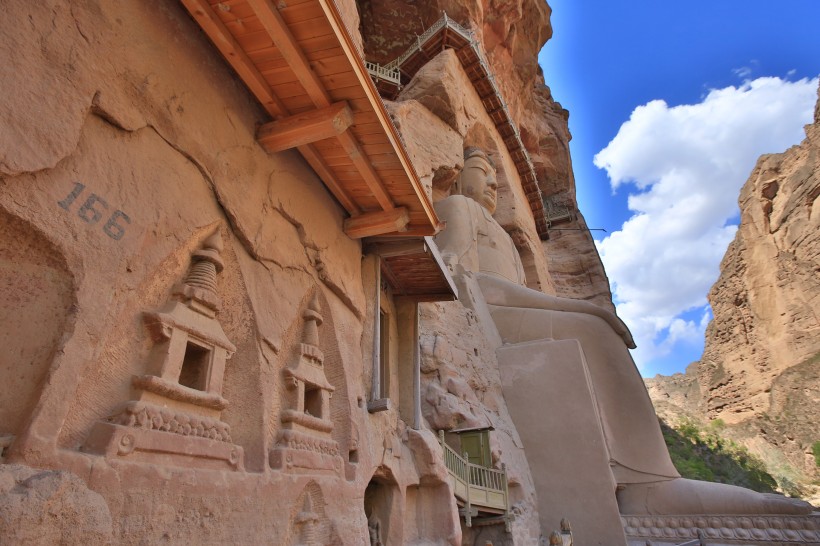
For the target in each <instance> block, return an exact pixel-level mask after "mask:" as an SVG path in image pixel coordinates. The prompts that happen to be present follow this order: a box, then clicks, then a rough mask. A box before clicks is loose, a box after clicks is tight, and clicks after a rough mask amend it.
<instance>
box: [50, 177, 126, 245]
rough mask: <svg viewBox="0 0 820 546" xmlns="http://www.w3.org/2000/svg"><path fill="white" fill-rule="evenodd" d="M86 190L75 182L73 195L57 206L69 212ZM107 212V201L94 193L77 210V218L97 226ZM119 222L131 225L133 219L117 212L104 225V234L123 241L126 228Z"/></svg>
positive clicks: (59, 202) (119, 211)
mask: <svg viewBox="0 0 820 546" xmlns="http://www.w3.org/2000/svg"><path fill="white" fill-rule="evenodd" d="M84 189H85V185H84V184H80V183H79V182H75V183H74V189H73V190H72V191H71V193H69V194H68V195H67V196H66V197H65V199H63V200H62V201H57V204H58V205H60V207H62V208H63V209H65V210H69V208H70V207H71V204H72V203H74V201H75V200H76V199H77V198H78V197H79V196H80V194H81V193H83V190H84ZM106 210H108V203H106V202H105V200H103V199H102V198H101V197H100V196H99V195H97V194H96V193H92V194H90V195H89V196H88V199H86V200H85V203H83V204H82V206H81V207H80V208H79V209H77V216H79V217H80V218H81V219H82V220H83V221H84V222H86V223H89V224H96V223H97V222H99V221H100V219H101V218H102V217H103V213H104V211H106ZM118 222H124V223H125V224H130V223H131V218H129V217H128V215H127V214H125V213H124V212H123V211H121V210H115V211H114V213H113V214H111V216H110V217H109V218H108V221H107V222H106V223H105V224H103V228H102V230H103V232H105V234H106V235H108V236H109V237H111V238H112V239H114V240H115V241H119V240H120V239H122V236H123V235H125V226H124V225H122V224H120V223H118Z"/></svg>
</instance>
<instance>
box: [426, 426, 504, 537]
mask: <svg viewBox="0 0 820 546" xmlns="http://www.w3.org/2000/svg"><path fill="white" fill-rule="evenodd" d="M439 441H440V443H441V447H442V448H443V449H444V465H445V466H446V467H447V470H448V472H449V474H450V478H451V480H452V482H451V483H452V486H453V492H454V493H455V496H456V498H458V499H460V500H461V501H462V502H463V503H464V519H465V522H466V523H467V527H472V517H473V514H472V512H473V508H476V509H478V510H484V511H489V512H491V513H495V514H502V515H503V521H504V523H505V524H506V525H507V530H508V531H509V525H510V518H509V514H508V511H509V491H508V488H507V469H506V467H505V465H503V464H502V465H501V470H496V469H494V468H487V467H484V466H481V465H477V464H473V463H471V462H469V461H468V460H467V459H466V458H465V457H463V456H461V455H459V454H458V453H456V451H455V450H454V449H453V448H451V447H450V446H449V445H447V442H445V441H444V431H443V430H442V431H440V432H439Z"/></svg>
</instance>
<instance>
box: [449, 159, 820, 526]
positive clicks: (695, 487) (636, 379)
mask: <svg viewBox="0 0 820 546" xmlns="http://www.w3.org/2000/svg"><path fill="white" fill-rule="evenodd" d="M464 160H465V161H464V169H463V171H462V173H461V175H460V177H459V179H458V181H457V183H456V184H457V185H456V191H457V192H458V193H459V194H457V195H452V196H450V197H448V198H446V199H443V200H441V201H439V202H438V203H437V204H436V211H437V213H438V214H439V216H440V217H441V218H442V219H443V220H445V221H446V223H447V226H446V228H445V230H444V231H442V232H441V233H440V234H439V235H438V236H437V237H436V243H437V244H438V246H439V249H440V250H441V253H442V257H443V258H444V260H445V262H447V263H448V265H449V266H450V267H451V268H452V270H453V272H454V275H455V277H456V278H458V277H459V276H461V277H464V276H467V277H469V278H470V279H471V280H472V282H473V286H477V287H478V290H479V291H480V293H481V295H482V296H483V298H480V299H483V300H484V301H483V302H481V305H482V306H483V305H484V303H486V309H485V311H488V312H489V316H490V317H491V318H492V322H493V323H494V325H495V328H496V329H497V330H498V334H499V335H500V337H501V340H502V342H503V344H504V345H505V346H510V345H516V344H528V343H529V344H532V343H533V342H534V341H536V340H577V342H578V344H579V346H580V349H581V351H582V353H583V354H582V356H581V357H580V359H579V362H580V363H581V364H579V365H580V366H585V367H586V370H583V372H584V375H585V377H586V381H587V383H588V384H589V386H590V388H589V390H590V393H591V395H590V399H591V400H594V403H593V404H592V405H594V406H595V407H594V408H593V409H592V410H591V411H592V413H591V414H592V415H595V416H596V419H597V420H598V421H599V422H600V430H601V431H602V437H603V439H604V440H603V442H602V444H603V445H604V446H605V450H606V453H605V454H604V456H605V457H606V459H604V461H607V460H608V466H609V469H610V471H611V473H612V478H613V479H612V483H613V484H615V485H616V487H613V490H612V491H611V495H612V496H615V495H616V491H615V489H616V488H617V491H618V492H617V502H618V506H619V507H620V511H621V513H625V514H679V515H683V514H805V513H808V512H810V511H811V506H810V505H809V504H808V503H805V502H803V501H798V500H794V499H789V498H787V497H784V496H782V495H774V494H760V493H755V492H753V491H749V490H747V489H743V488H739V487H734V486H729V485H723V484H714V483H708V482H700V481H694V480H687V479H684V478H681V477H680V475H679V474H678V472H677V471H676V470H675V467H674V466H673V464H672V461H671V459H670V457H669V453H668V450H667V447H666V444H665V442H664V439H663V436H662V434H661V430H660V427H659V424H658V421H657V417H656V415H655V411H654V408H653V406H652V402H651V401H650V399H649V395H648V394H647V392H646V388H645V387H644V384H643V381H642V379H641V376H640V374H639V373H638V370H637V368H636V367H635V364H634V363H633V361H632V357H631V355H630V354H629V351H628V348H634V346H635V344H634V342H633V340H632V336H631V334H630V333H629V330H628V329H627V327H626V326H625V325H624V323H623V322H621V320H620V319H619V318H618V317H617V316H616V315H615V314H614V313H611V312H609V311H607V310H604V309H602V308H600V307H598V306H596V305H593V304H591V303H589V302H586V301H581V300H572V299H567V298H561V297H556V296H551V295H547V294H544V293H542V292H538V291H535V290H531V289H529V288H526V287H525V286H524V271H523V268H522V266H521V260H520V258H519V256H518V253H517V251H516V248H515V246H514V245H513V242H512V240H511V239H510V237H509V236H508V235H507V233H506V232H505V231H504V229H503V228H502V227H501V226H500V225H499V224H498V223H497V222H496V221H495V220H494V219H493V217H492V215H493V213H494V212H495V207H496V197H497V194H496V190H497V182H496V173H495V167H494V165H493V163H492V161H491V160H490V159H489V157H488V156H487V155H486V154H485V153H484V152H483V151H482V150H480V149H477V148H468V149H467V150H465V155H464ZM500 365H501V366H504V363H503V362H502V363H500ZM546 373H549V371H547V372H546ZM545 404H546V402H545ZM532 411H533V412H539V411H540V412H542V413H540V415H543V416H544V417H543V418H549V412H548V411H546V410H544V409H543V408H532ZM517 426H519V425H518V424H517ZM569 426H571V424H570V425H569ZM519 428H520V427H519ZM525 448H527V446H525ZM556 449H566V450H567V452H568V454H569V455H568V456H571V453H572V452H573V450H578V449H588V447H587V446H584V445H579V446H559V447H556ZM533 472H535V470H533ZM605 472H606V470H605ZM566 479H567V480H572V479H574V477H573V476H567V477H566ZM539 494H541V493H540V492H539Z"/></svg>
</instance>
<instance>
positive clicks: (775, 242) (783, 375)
mask: <svg viewBox="0 0 820 546" xmlns="http://www.w3.org/2000/svg"><path fill="white" fill-rule="evenodd" d="M739 202H740V211H741V217H740V226H739V228H738V232H737V235H736V236H735V240H734V241H733V242H732V243H731V244H730V245H729V248H728V250H727V251H726V255H725V257H724V258H723V262H722V263H721V274H720V277H719V279H718V281H717V282H716V283H715V285H714V286H713V287H712V289H711V291H710V293H709V301H710V303H711V305H712V310H713V313H714V319H713V320H712V322H711V323H710V324H709V326H708V328H707V330H706V346H705V349H704V354H703V356H702V358H701V360H700V361H699V362H697V363H695V364H693V365H692V366H690V368H689V369H688V370H687V372H686V374H685V375H675V376H672V377H656V378H654V379H650V380H647V382H646V383H647V386H648V388H649V392H650V394H651V395H652V397H653V400H655V403H656V405H657V406H658V408H659V413H660V414H663V413H666V412H667V411H668V414H670V415H674V414H675V413H681V412H682V413H684V414H687V415H689V416H694V417H699V418H701V419H708V420H714V419H721V420H722V421H723V422H725V423H726V425H727V429H726V431H727V432H726V433H727V434H729V435H730V436H733V437H735V438H737V439H740V440H742V441H743V442H744V443H745V444H746V445H747V446H748V447H749V448H750V449H751V450H752V452H754V453H756V454H758V455H760V456H761V457H762V458H763V459H764V460H766V461H767V462H768V463H769V466H770V471H772V473H773V474H775V475H776V477H778V478H779V479H781V480H782V479H783V478H785V479H786V480H796V481H797V482H798V483H807V482H810V481H812V480H813V479H816V478H817V476H818V475H820V474H819V471H820V468H818V466H817V464H816V462H815V460H814V456H813V455H812V454H811V446H812V444H813V443H814V442H817V441H820V429H818V426H817V423H818V422H820V101H819V102H818V106H817V108H816V111H815V121H814V123H813V124H811V125H808V126H806V138H805V140H804V141H803V142H802V143H801V144H800V145H798V146H794V147H792V148H790V149H789V150H787V151H786V152H784V153H781V154H772V155H765V156H763V157H761V158H760V160H759V161H758V163H757V166H756V167H755V169H754V171H752V174H751V176H750V178H749V180H748V181H747V182H746V184H745V185H744V186H743V189H742V190H741V194H740V200H739ZM781 485H782V484H781Z"/></svg>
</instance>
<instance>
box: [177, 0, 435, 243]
mask: <svg viewBox="0 0 820 546" xmlns="http://www.w3.org/2000/svg"><path fill="white" fill-rule="evenodd" d="M181 1H182V3H183V4H184V5H185V7H186V8H187V9H188V11H189V12H190V13H191V15H193V17H194V19H195V20H196V22H197V23H198V24H199V25H200V26H201V27H202V29H203V30H204V31H205V33H206V34H207V35H208V36H209V37H210V39H211V41H212V42H213V43H214V45H215V46H216V47H217V48H218V49H219V51H220V52H221V53H222V55H223V57H225V59H226V60H227V61H228V63H230V65H231V66H232V67H233V68H234V70H235V71H236V72H237V74H238V75H239V77H240V78H241V79H242V81H243V82H244V83H245V85H246V86H247V87H248V89H249V90H250V91H251V92H252V93H253V94H254V96H256V98H257V99H258V100H259V102H260V103H261V104H262V106H263V107H264V108H265V109H266V110H267V112H268V113H269V114H270V116H271V118H272V121H271V122H270V123H266V124H265V125H263V126H262V127H260V128H259V131H258V133H257V140H258V141H259V143H260V144H261V145H262V146H263V147H265V148H266V149H267V150H269V151H271V152H278V151H281V150H284V149H288V148H297V149H298V150H299V152H300V153H301V154H302V156H304V158H305V160H306V161H307V162H308V163H309V164H310V166H311V167H313V170H314V171H315V172H316V174H317V175H318V176H319V177H320V178H321V179H322V181H323V182H324V183H325V185H326V186H327V188H328V190H330V192H331V193H332V194H333V195H334V196H335V197H336V199H337V200H338V201H339V203H340V204H341V205H342V207H344V209H345V210H346V211H347V212H348V214H349V215H350V218H348V219H347V220H346V221H345V232H346V233H347V234H348V235H349V236H350V237H353V238H362V237H369V236H374V235H385V234H391V235H394V236H405V237H407V236H411V237H412V236H415V237H420V236H425V235H434V234H435V233H436V232H437V231H438V230H439V229H440V224H439V220H438V217H437V216H436V213H435V211H434V210H433V206H432V203H431V201H430V199H429V197H428V196H427V194H426V193H425V191H424V188H423V186H422V184H421V182H420V181H419V178H418V175H417V174H416V172H415V170H414V169H413V166H412V164H411V163H410V159H409V157H408V156H407V151H406V150H405V148H404V146H403V144H402V143H401V137H400V136H399V133H398V131H397V130H396V128H395V126H394V125H393V122H392V121H391V120H390V117H389V115H388V113H387V111H386V109H385V107H384V103H383V102H382V100H381V97H380V96H379V93H378V91H377V90H376V87H375V85H374V84H373V82H372V80H371V79H370V76H369V75H368V72H367V69H366V68H365V65H364V61H363V60H362V55H361V53H360V52H359V51H358V50H357V48H356V46H355V45H354V43H353V41H352V39H351V38H350V34H349V33H348V32H347V30H346V28H345V27H344V23H343V22H342V19H341V16H340V15H339V12H338V10H337V8H336V6H335V4H334V3H333V0H288V2H287V3H286V4H285V3H284V2H280V3H274V2H272V1H271V0H181Z"/></svg>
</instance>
